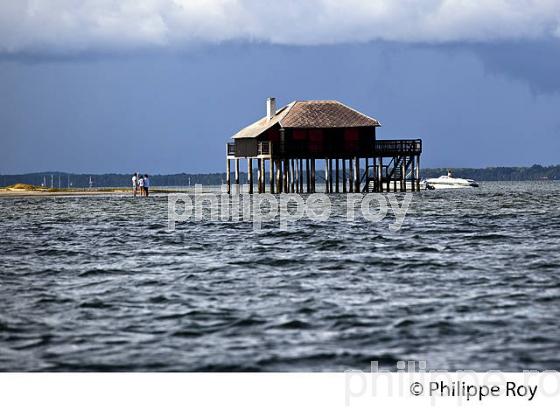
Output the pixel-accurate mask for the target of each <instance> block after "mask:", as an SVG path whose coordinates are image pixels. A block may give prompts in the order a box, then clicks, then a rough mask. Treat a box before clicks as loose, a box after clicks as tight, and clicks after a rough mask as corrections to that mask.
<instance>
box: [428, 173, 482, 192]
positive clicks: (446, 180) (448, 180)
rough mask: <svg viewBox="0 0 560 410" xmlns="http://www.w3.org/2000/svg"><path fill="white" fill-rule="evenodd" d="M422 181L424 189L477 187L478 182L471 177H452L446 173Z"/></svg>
mask: <svg viewBox="0 0 560 410" xmlns="http://www.w3.org/2000/svg"><path fill="white" fill-rule="evenodd" d="M422 182H423V184H424V187H425V188H426V189H459V188H476V187H478V183H477V182H476V181H474V180H472V179H464V178H453V177H450V176H446V175H442V176H441V177H439V178H429V179H426V180H424V181H422Z"/></svg>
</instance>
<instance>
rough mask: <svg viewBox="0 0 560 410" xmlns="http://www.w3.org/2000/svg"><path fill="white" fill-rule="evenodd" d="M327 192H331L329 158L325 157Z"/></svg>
mask: <svg viewBox="0 0 560 410" xmlns="http://www.w3.org/2000/svg"><path fill="white" fill-rule="evenodd" d="M325 192H326V193H329V160H328V159H325Z"/></svg>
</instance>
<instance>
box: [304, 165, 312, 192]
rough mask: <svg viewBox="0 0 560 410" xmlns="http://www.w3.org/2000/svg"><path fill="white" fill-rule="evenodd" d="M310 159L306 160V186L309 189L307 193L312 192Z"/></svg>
mask: <svg viewBox="0 0 560 410" xmlns="http://www.w3.org/2000/svg"><path fill="white" fill-rule="evenodd" d="M309 162H310V161H309V158H307V159H306V160H305V184H306V188H307V193H308V194H309V193H310V192H311V170H310V169H309V167H310V165H309Z"/></svg>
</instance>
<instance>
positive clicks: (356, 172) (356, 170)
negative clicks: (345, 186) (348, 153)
mask: <svg viewBox="0 0 560 410" xmlns="http://www.w3.org/2000/svg"><path fill="white" fill-rule="evenodd" d="M354 184H355V187H354V191H355V192H356V193H358V192H360V158H358V157H355V158H354Z"/></svg>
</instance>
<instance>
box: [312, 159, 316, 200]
mask: <svg viewBox="0 0 560 410" xmlns="http://www.w3.org/2000/svg"><path fill="white" fill-rule="evenodd" d="M315 189H316V186H315V158H313V159H312V160H311V192H313V193H315Z"/></svg>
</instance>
